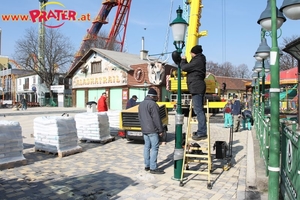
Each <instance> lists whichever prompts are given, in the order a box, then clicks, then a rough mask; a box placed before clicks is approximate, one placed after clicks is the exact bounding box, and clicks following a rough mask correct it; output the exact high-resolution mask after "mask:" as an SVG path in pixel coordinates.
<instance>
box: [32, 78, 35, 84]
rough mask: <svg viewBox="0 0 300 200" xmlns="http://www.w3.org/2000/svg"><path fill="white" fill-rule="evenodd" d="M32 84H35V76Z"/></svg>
mask: <svg viewBox="0 0 300 200" xmlns="http://www.w3.org/2000/svg"><path fill="white" fill-rule="evenodd" d="M32 83H33V84H35V76H34V77H32Z"/></svg>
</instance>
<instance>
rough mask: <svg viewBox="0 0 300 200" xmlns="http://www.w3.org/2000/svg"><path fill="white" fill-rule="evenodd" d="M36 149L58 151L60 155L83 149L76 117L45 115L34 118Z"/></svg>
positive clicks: (50, 151)
mask: <svg viewBox="0 0 300 200" xmlns="http://www.w3.org/2000/svg"><path fill="white" fill-rule="evenodd" d="M33 130H34V140H35V150H36V151H45V152H49V153H55V154H56V153H58V156H59V157H63V156H65V155H70V154H74V153H78V152H81V151H82V148H81V147H80V146H78V137H77V130H76V123H75V120H74V117H69V116H43V117H37V118H35V119H34V120H33Z"/></svg>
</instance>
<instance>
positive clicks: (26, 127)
mask: <svg viewBox="0 0 300 200" xmlns="http://www.w3.org/2000/svg"><path fill="white" fill-rule="evenodd" d="M29 110H30V109H29ZM49 111H50V109H49ZM63 111H64V110H61V112H60V111H58V112H57V113H56V114H55V113H51V112H48V111H47V110H45V111H43V112H44V113H46V114H41V113H38V112H36V113H35V112H32V113H30V114H29V112H27V114H26V113H25V114H21V115H11V116H10V115H8V113H9V112H8V111H7V116H6V117H3V116H1V114H4V113H5V112H2V113H1V110H0V113H1V114H0V120H9V121H19V123H20V125H21V127H22V134H23V143H24V151H23V152H24V157H25V158H26V159H27V165H24V166H20V167H15V168H12V169H5V170H2V171H0V199H39V200H40V199H99V200H102V199H103V200H104V199H120V200H134V199H138V200H144V199H145V200H146V199H147V200H154V199H160V200H164V199H170V200H173V199H174V200H175V199H179V200H188V199H191V200H193V199H199V200H202V199H203V200H204V199H212V200H215V199H216V200H217V199H224V200H225V199H226V200H227V199H245V191H246V168H247V137H248V134H251V132H250V131H242V132H238V133H234V136H233V159H232V164H233V166H232V167H231V168H230V169H229V170H228V171H223V169H222V166H223V164H224V161H223V160H217V159H214V160H213V163H214V164H213V170H212V173H211V180H212V184H213V185H212V189H211V190H210V189H207V176H204V175H187V178H188V180H187V181H186V183H185V185H184V186H183V187H180V186H179V182H178V181H176V180H173V179H172V177H173V175H174V165H173V151H174V146H175V144H174V138H175V137H174V136H175V125H174V119H175V116H174V115H169V126H168V128H169V132H168V143H167V145H165V146H160V149H159V156H158V163H159V167H160V168H162V169H164V170H165V172H166V173H165V174H164V175H154V174H150V173H149V172H146V171H144V165H143V143H141V142H129V141H127V140H124V139H121V138H118V137H117V136H116V135H115V136H116V140H115V141H112V142H109V143H106V144H100V143H82V142H79V146H81V147H82V148H83V152H81V153H77V154H73V155H70V156H66V157H63V158H59V157H57V155H52V154H46V153H43V152H34V149H33V147H34V138H33V137H32V135H33V119H34V118H35V117H38V116H53V115H54V116H55V115H56V116H59V115H60V114H58V113H59V112H60V113H62V112H63ZM79 111H80V110H76V112H79ZM75 114H76V113H70V116H74V115H75ZM222 125H223V124H221V123H216V124H211V125H210V132H211V147H213V144H214V143H215V141H228V136H229V129H226V128H223V127H222ZM185 130H186V125H184V127H183V132H185ZM200 144H201V143H200ZM212 152H213V153H215V151H212Z"/></svg>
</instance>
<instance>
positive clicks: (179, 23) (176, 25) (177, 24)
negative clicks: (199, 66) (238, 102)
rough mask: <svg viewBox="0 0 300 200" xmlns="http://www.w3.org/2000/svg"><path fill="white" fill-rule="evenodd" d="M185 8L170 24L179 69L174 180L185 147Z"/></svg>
mask: <svg viewBox="0 0 300 200" xmlns="http://www.w3.org/2000/svg"><path fill="white" fill-rule="evenodd" d="M182 12H183V10H182V9H181V8H180V7H179V8H178V9H177V10H176V13H177V18H176V19H174V20H173V22H172V23H171V24H170V26H171V28H172V32H173V38H174V46H175V48H176V51H175V52H173V54H172V57H173V56H174V55H175V57H173V60H174V58H175V60H174V62H175V63H176V64H177V65H178V70H177V88H178V89H177V109H176V115H175V126H176V128H175V150H174V177H173V179H174V180H180V178H181V172H182V164H183V148H182V125H183V119H184V115H183V114H182V108H181V68H180V56H181V53H182V49H183V48H184V46H185V44H184V37H185V32H186V29H187V26H188V23H187V22H186V21H185V20H184V19H183V18H182Z"/></svg>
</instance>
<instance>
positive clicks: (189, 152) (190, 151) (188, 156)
mask: <svg viewBox="0 0 300 200" xmlns="http://www.w3.org/2000/svg"><path fill="white" fill-rule="evenodd" d="M211 103H212V102H211ZM204 107H205V108H206V112H207V113H206V124H207V139H205V140H200V141H196V140H193V139H192V134H193V133H192V125H195V124H196V125H197V124H198V121H197V118H196V117H193V115H192V114H193V102H192V101H191V102H190V112H189V116H188V122H187V131H186V138H185V146H184V154H183V165H182V172H181V178H180V186H183V185H184V183H183V179H184V178H183V176H184V174H185V173H187V174H188V173H189V174H202V175H207V188H208V189H212V183H211V180H210V173H211V169H212V157H211V145H210V123H209V118H210V113H209V108H210V102H208V101H207V102H206V105H205V106H204ZM194 144H198V145H194ZM193 145H194V146H193ZM197 146H198V147H197ZM199 146H200V147H199ZM200 151H201V152H200ZM191 163H194V164H195V163H196V164H197V163H198V164H204V165H206V168H202V167H201V166H202V165H200V169H198V170H196V169H194V167H193V169H190V168H189V164H191ZM195 167H198V166H195Z"/></svg>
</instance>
